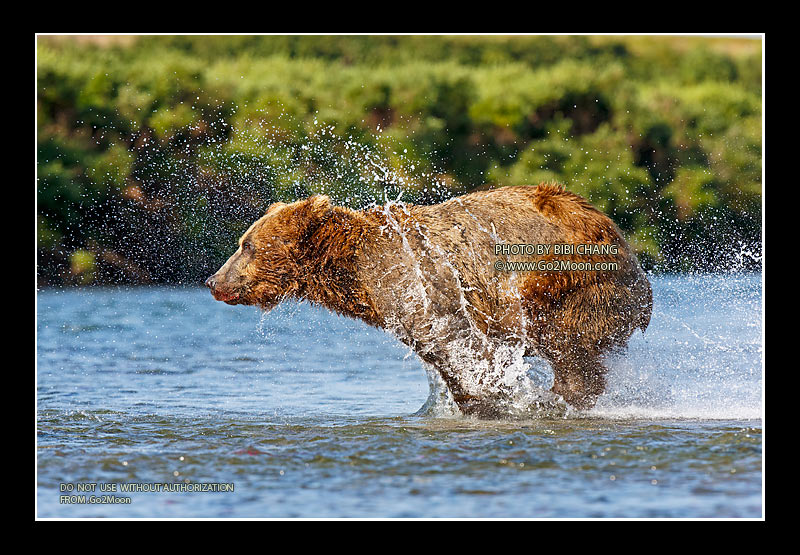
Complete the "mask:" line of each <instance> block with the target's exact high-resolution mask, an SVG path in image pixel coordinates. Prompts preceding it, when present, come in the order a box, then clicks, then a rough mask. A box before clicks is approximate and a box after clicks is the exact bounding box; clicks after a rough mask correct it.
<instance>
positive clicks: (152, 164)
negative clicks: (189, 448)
mask: <svg viewBox="0 0 800 555" xmlns="http://www.w3.org/2000/svg"><path fill="white" fill-rule="evenodd" d="M725 44H727V43H725V42H720V41H719V40H708V41H703V40H700V39H696V40H693V41H688V43H687V40H685V39H681V38H675V39H672V38H670V37H651V38H650V39H641V38H636V37H605V38H603V39H602V40H601V39H593V38H591V37H547V36H545V37H524V36H523V37H495V36H487V37H480V36H477V37H462V36H454V37H447V36H405V37H394V36H374V37H372V36H355V37H350V36H331V37H320V36H287V37H281V36H255V37H251V36H241V37H239V36H217V37H202V36H176V37H170V36H150V37H141V38H139V39H138V40H137V41H136V42H135V43H134V44H133V45H130V44H128V45H105V46H98V45H94V44H79V43H77V42H76V41H71V40H56V38H53V37H40V38H39V45H38V48H37V90H38V97H37V126H38V134H37V141H38V187H37V203H38V204H37V206H38V219H37V222H38V224H37V225H38V238H39V251H40V257H39V260H40V264H39V270H40V273H39V277H40V281H42V282H43V283H50V282H53V283H57V282H59V280H60V279H61V278H59V277H58V276H60V275H63V274H64V273H65V272H64V271H61V270H58V268H66V267H68V266H69V265H70V260H71V259H74V257H73V254H74V253H76V252H84V251H86V252H90V251H91V252H95V254H100V252H101V251H102V252H103V253H106V255H105V256H98V257H97V258H96V264H97V265H98V268H97V271H96V272H94V273H93V275H94V276H96V278H97V279H103V277H104V276H114V279H115V280H122V281H132V282H139V281H142V280H145V279H147V280H154V281H169V282H175V281H196V280H198V279H199V278H200V277H201V276H203V275H205V273H207V272H208V271H210V270H212V269H213V268H214V267H215V266H216V265H217V264H218V263H219V262H220V261H221V260H222V259H223V258H224V256H225V255H226V253H228V252H229V251H230V249H231V246H232V245H233V244H234V243H235V238H236V236H237V235H238V234H239V233H241V231H243V230H244V229H245V228H246V227H247V225H248V224H249V223H250V221H251V220H252V219H253V218H255V217H257V216H258V215H259V214H260V213H261V212H262V211H263V210H264V208H265V207H266V206H267V205H269V203H271V202H272V201H274V200H285V201H286V200H293V199H296V198H299V197H302V196H306V195H308V194H311V193H312V192H325V193H327V194H330V195H331V196H332V197H333V198H335V199H336V200H337V201H338V202H341V203H344V204H348V205H350V206H353V207H362V206H364V205H366V204H369V203H371V202H383V201H384V200H385V199H387V198H397V197H398V196H400V195H402V198H403V199H404V200H406V201H410V202H419V203H430V202H438V201H441V200H443V199H445V198H447V197H449V196H452V195H454V194H460V193H464V192H467V191H470V190H474V189H475V188H478V187H484V188H485V187H496V186H504V185H514V184H534V183H538V182H540V181H551V180H553V181H559V182H562V183H564V184H566V185H567V187H568V188H569V189H571V190H574V191H575V192H577V193H580V194H582V195H584V196H586V197H587V198H589V199H590V200H591V201H592V202H593V203H594V204H595V205H596V206H598V207H599V208H600V209H602V210H604V211H605V212H606V213H608V214H609V215H610V216H611V217H612V218H613V219H614V220H615V221H616V222H617V223H618V225H619V226H620V227H621V228H622V229H623V230H624V231H625V232H626V234H627V235H628V236H629V237H630V238H631V243H632V244H633V245H634V247H635V248H636V249H637V251H638V252H639V254H640V255H641V257H642V260H643V262H644V263H645V264H646V265H648V266H649V267H655V268H662V269H681V270H684V269H714V268H715V266H714V264H713V261H714V260H718V257H715V258H713V259H712V258H711V257H705V256H700V255H697V254H692V255H691V256H690V255H689V254H687V252H686V251H685V249H684V248H683V247H682V246H681V245H682V244H683V243H685V241H687V240H691V241H694V242H695V243H696V244H702V245H705V247H704V248H706V247H707V248H725V247H727V246H729V245H730V243H731V238H740V239H741V240H743V241H746V242H749V243H755V244H756V246H757V245H758V244H759V243H760V233H761V229H760V221H761V118H762V108H761V53H760V45H759V44H758V43H757V42H753V41H751V42H749V43H747V44H745V46H752V45H753V44H755V45H756V46H757V48H756V49H755V50H754V49H753V48H749V49H747V48H744V49H742V48H740V50H741V52H740V51H739V50H732V51H731V52H732V53H728V52H727V51H726V50H725V48H721V47H724V46H725ZM735 46H737V47H741V46H742V45H741V44H739V43H736V44H735ZM109 253H110V254H109ZM71 257H72V258H71ZM108 261H112V262H113V261H116V262H113V263H115V264H119V267H117V268H111V269H109V268H104V267H103V264H111V263H112V262H108ZM119 261H124V263H120V262H119ZM749 267H758V263H757V261H756V262H754V263H753V264H751V265H750V266H749ZM112 270H113V271H112Z"/></svg>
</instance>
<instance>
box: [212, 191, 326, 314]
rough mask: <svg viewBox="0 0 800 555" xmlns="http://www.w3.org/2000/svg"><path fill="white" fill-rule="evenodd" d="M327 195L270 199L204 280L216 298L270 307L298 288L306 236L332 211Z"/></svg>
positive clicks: (306, 246)
mask: <svg viewBox="0 0 800 555" xmlns="http://www.w3.org/2000/svg"><path fill="white" fill-rule="evenodd" d="M330 209H331V204H330V199H329V198H328V197H327V196H324V195H317V196H313V197H310V198H308V199H305V200H300V201H297V202H293V203H291V204H285V203H283V202H276V203H274V204H272V205H271V206H270V207H269V208H268V209H267V211H266V213H265V214H264V216H262V217H261V218H259V219H258V220H257V221H256V222H255V223H253V225H251V226H250V228H249V229H248V230H247V231H245V232H244V234H243V235H242V236H241V238H240V239H239V248H238V249H237V251H236V252H235V253H233V255H232V256H231V257H230V258H229V259H228V261H227V262H225V264H223V266H222V267H221V268H220V269H219V270H217V272H216V273H215V274H214V275H212V276H211V277H209V278H208V279H207V280H206V282H205V284H206V286H207V287H208V288H209V289H210V290H211V294H212V295H213V296H214V298H215V299H216V300H218V301H224V302H225V303H227V304H231V305H234V304H245V305H257V306H260V307H261V308H262V309H264V310H269V309H271V308H273V307H274V306H276V305H277V304H278V303H280V302H281V301H282V300H283V299H285V298H287V297H290V296H291V295H292V294H293V293H296V292H297V291H298V289H299V287H300V283H301V280H302V279H303V276H304V274H305V273H306V272H305V270H304V267H305V266H304V264H305V261H306V259H307V257H308V252H307V251H308V249H309V248H313V245H309V243H310V238H311V237H312V236H313V233H314V231H315V229H316V228H317V227H318V226H319V224H320V223H321V222H322V221H323V220H324V219H325V217H326V214H327V213H328V212H330Z"/></svg>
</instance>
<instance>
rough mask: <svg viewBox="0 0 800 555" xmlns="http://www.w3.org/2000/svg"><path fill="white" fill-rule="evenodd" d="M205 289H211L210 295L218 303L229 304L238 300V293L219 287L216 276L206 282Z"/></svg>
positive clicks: (228, 288)
mask: <svg viewBox="0 0 800 555" xmlns="http://www.w3.org/2000/svg"><path fill="white" fill-rule="evenodd" d="M223 285H224V284H223ZM206 287H208V288H209V289H211V294H212V295H213V296H214V298H215V299H216V300H218V301H224V302H226V303H230V302H232V301H235V300H237V299H238V298H239V293H237V292H236V291H233V290H232V289H231V288H230V287H224V286H220V284H219V283H218V281H217V274H214V275H213V276H211V277H210V278H208V279H207V280H206Z"/></svg>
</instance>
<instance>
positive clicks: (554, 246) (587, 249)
mask: <svg viewBox="0 0 800 555" xmlns="http://www.w3.org/2000/svg"><path fill="white" fill-rule="evenodd" d="M618 253H619V246H618V245H612V244H608V243H602V244H597V243H577V244H573V243H512V244H508V245H507V244H504V243H496V244H495V246H494V254H495V255H496V256H501V255H511V256H520V255H523V256H547V255H551V254H552V255H555V256H559V255H578V256H597V255H609V254H610V255H616V254H618Z"/></svg>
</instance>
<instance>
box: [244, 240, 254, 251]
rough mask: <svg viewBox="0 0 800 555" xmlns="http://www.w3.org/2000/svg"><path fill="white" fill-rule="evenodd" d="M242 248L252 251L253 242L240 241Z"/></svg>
mask: <svg viewBox="0 0 800 555" xmlns="http://www.w3.org/2000/svg"><path fill="white" fill-rule="evenodd" d="M242 250H244V251H248V252H249V251H252V250H253V243H251V242H250V241H245V242H244V243H242Z"/></svg>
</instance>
